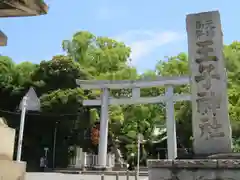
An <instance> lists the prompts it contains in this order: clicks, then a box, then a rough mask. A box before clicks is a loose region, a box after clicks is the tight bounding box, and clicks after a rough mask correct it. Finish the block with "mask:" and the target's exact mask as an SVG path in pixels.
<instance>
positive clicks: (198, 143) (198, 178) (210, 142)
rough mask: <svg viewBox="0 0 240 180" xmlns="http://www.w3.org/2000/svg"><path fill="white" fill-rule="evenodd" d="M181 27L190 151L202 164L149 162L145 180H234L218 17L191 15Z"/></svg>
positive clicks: (237, 173)
mask: <svg viewBox="0 0 240 180" xmlns="http://www.w3.org/2000/svg"><path fill="white" fill-rule="evenodd" d="M186 22H187V34H188V47H189V48H188V52H189V68H190V71H191V74H190V79H191V90H192V98H191V100H192V124H193V137H194V142H193V147H194V152H195V154H196V155H199V156H198V157H201V158H202V157H204V158H202V159H178V160H177V159H175V160H155V159H153V160H149V161H148V174H149V180H237V179H239V177H240V160H239V159H236V157H237V155H234V153H230V152H231V144H232V142H231V127H230V122H229V118H228V110H227V105H228V100H227V86H226V84H227V77H226V71H225V66H224V60H223V53H222V50H223V35H222V31H221V23H220V15H219V12H218V11H212V12H205V13H198V14H190V15H187V20H186ZM212 154H215V155H212ZM208 155H212V156H211V158H208V157H209V156H208ZM238 156H239V154H238ZM213 158H217V159H213ZM224 158H225V159H224ZM231 158H233V159H231Z"/></svg>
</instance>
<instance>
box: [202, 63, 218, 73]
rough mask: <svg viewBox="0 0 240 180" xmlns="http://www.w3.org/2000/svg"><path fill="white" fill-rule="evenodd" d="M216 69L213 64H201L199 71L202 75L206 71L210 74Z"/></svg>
mask: <svg viewBox="0 0 240 180" xmlns="http://www.w3.org/2000/svg"><path fill="white" fill-rule="evenodd" d="M214 69H215V67H214V65H213V64H209V65H203V64H200V65H199V67H198V70H199V72H200V73H203V72H204V71H207V72H208V73H210V72H211V71H212V70H214Z"/></svg>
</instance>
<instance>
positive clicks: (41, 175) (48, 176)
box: [26, 173, 148, 180]
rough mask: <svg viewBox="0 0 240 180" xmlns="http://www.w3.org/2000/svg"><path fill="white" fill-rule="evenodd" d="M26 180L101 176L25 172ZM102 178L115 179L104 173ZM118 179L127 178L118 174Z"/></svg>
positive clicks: (97, 177) (96, 177) (141, 179)
mask: <svg viewBox="0 0 240 180" xmlns="http://www.w3.org/2000/svg"><path fill="white" fill-rule="evenodd" d="M26 180H101V176H100V175H83V174H62V173H27V175H26ZM104 180H116V176H111V175H110V176H108V175H106V176H105V178H104ZM119 180H127V178H126V176H119ZM129 180H135V177H134V176H130V177H129ZM139 180H148V177H147V176H140V177H139Z"/></svg>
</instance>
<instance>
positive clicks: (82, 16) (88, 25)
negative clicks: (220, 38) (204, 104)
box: [0, 0, 240, 72]
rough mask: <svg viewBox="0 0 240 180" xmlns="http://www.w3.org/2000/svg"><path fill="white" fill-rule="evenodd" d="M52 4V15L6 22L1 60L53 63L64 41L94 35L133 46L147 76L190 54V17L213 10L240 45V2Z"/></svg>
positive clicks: (0, 23)
mask: <svg viewBox="0 0 240 180" xmlns="http://www.w3.org/2000/svg"><path fill="white" fill-rule="evenodd" d="M46 1H47V2H49V5H50V9H49V14H48V15H45V16H39V17H27V18H1V19H0V27H1V30H2V31H3V32H4V33H5V34H6V35H7V36H8V38H9V40H8V46H7V47H1V51H0V52H1V54H3V55H7V56H10V57H12V58H13V60H14V61H15V62H17V63H19V62H22V61H31V62H35V63H38V62H40V61H41V60H50V59H51V57H52V56H54V55H57V54H61V53H63V51H62V48H61V43H62V40H64V39H71V37H72V35H73V34H74V33H75V32H77V31H81V30H88V31H90V32H92V33H94V34H96V35H100V36H109V37H112V38H116V39H117V40H121V41H124V42H125V43H126V44H127V45H129V46H131V47H132V55H131V56H132V59H133V64H134V65H136V66H137V68H138V70H139V71H140V72H143V71H144V70H147V69H153V68H154V66H155V64H156V62H157V60H160V59H164V56H170V55H176V54H177V53H179V52H186V51H187V41H186V30H185V29H186V28H185V17H186V14H189V13H195V12H201V11H210V10H219V11H220V13H221V20H222V27H223V33H224V43H225V44H229V43H231V42H232V41H234V40H240V24H239V17H240V11H239V7H240V1H238V0H228V1H227V0H201V1H194V0H181V1H180V0H169V1H163V0H149V1H144V0H121V1H110V0H86V1H81V0H46ZM67 2H68V3H67Z"/></svg>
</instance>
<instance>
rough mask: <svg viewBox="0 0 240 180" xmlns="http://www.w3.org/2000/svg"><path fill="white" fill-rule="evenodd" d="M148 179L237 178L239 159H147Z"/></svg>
mask: <svg viewBox="0 0 240 180" xmlns="http://www.w3.org/2000/svg"><path fill="white" fill-rule="evenodd" d="M148 174H149V180H238V179H239V178H240V160H236V159H235V160H230V159H226V160H223V159H219V160H216V159H202V160H149V161H148Z"/></svg>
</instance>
